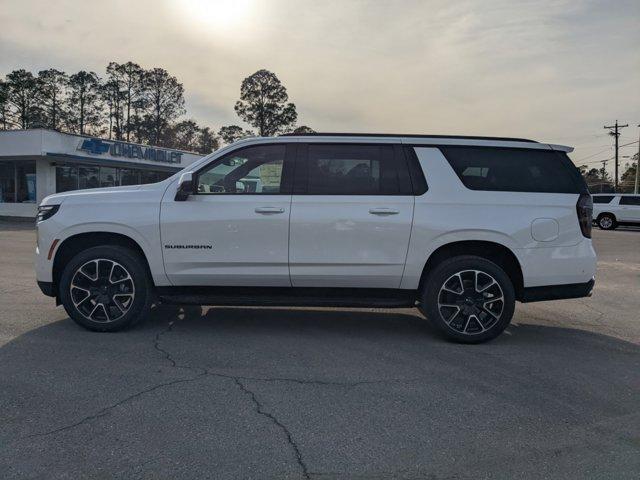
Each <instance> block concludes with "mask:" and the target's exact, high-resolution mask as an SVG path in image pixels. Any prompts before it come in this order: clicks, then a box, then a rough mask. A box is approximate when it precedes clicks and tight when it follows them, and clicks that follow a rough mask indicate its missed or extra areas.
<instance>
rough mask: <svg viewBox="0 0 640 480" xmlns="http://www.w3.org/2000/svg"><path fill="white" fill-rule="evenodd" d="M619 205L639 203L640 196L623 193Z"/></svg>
mask: <svg viewBox="0 0 640 480" xmlns="http://www.w3.org/2000/svg"><path fill="white" fill-rule="evenodd" d="M620 205H640V196H638V197H631V196H625V195H623V196H622V197H620Z"/></svg>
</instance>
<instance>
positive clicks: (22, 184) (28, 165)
mask: <svg viewBox="0 0 640 480" xmlns="http://www.w3.org/2000/svg"><path fill="white" fill-rule="evenodd" d="M16 181H17V182H18V185H17V186H18V191H17V199H16V200H17V201H18V202H24V203H35V201H36V164H35V162H19V163H17V164H16Z"/></svg>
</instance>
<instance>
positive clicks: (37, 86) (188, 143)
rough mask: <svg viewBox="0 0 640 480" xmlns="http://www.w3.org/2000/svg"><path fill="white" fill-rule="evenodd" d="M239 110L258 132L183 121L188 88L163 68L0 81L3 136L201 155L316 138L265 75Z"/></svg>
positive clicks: (117, 66) (246, 91) (247, 84)
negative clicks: (247, 140) (239, 144)
mask: <svg viewBox="0 0 640 480" xmlns="http://www.w3.org/2000/svg"><path fill="white" fill-rule="evenodd" d="M234 109H235V112H236V114H237V115H238V117H239V118H240V119H241V120H242V121H244V122H245V123H247V124H248V125H249V126H250V127H253V129H254V130H252V129H247V128H243V127H241V126H239V125H226V126H222V127H220V128H219V129H218V130H217V131H216V130H214V129H213V128H211V127H208V126H201V125H199V124H198V123H197V122H196V121H195V120H193V119H184V118H183V116H184V115H185V113H186V109H185V100H184V86H183V84H182V83H180V82H179V81H178V79H177V78H176V77H175V76H173V75H171V74H170V73H169V72H167V70H165V69H163V68H151V69H144V68H142V67H141V66H140V65H138V64H137V63H134V62H126V63H116V62H111V63H109V64H108V65H107V67H106V69H105V75H104V76H103V77H100V76H98V75H97V74H96V73H95V72H91V71H85V70H81V71H79V72H77V73H73V74H67V73H65V72H63V71H61V70H57V69H54V68H50V69H47V70H40V71H39V72H37V74H34V73H32V72H29V71H27V70H24V69H19V70H14V71H12V72H10V73H8V74H7V75H6V76H5V78H4V79H0V129H2V130H12V129H29V128H48V129H51V130H57V131H61V132H69V133H75V134H80V135H91V136H96V137H102V138H107V139H113V140H121V141H127V142H135V143H148V144H151V145H157V146H161V147H167V148H175V149H180V150H188V151H194V152H198V153H201V154H208V153H211V152H212V151H214V150H217V149H218V148H219V147H220V146H221V145H222V144H229V143H232V142H234V141H236V140H237V139H239V138H241V137H243V136H248V135H255V134H257V135H260V136H273V135H279V134H283V133H288V132H296V133H304V132H313V130H312V129H310V128H309V127H306V126H300V127H296V122H297V119H298V114H297V112H296V106H295V104H293V103H291V102H289V97H288V94H287V90H286V88H285V87H284V85H282V83H281V82H280V80H279V79H278V77H277V76H276V75H275V74H274V73H273V72H270V71H268V70H264V69H263V70H259V71H257V72H255V73H254V74H252V75H249V76H248V77H247V78H245V79H244V80H243V81H242V85H241V87H240V99H239V100H238V101H237V102H236V104H235V108H234Z"/></svg>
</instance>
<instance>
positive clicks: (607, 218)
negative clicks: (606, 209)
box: [597, 213, 618, 230]
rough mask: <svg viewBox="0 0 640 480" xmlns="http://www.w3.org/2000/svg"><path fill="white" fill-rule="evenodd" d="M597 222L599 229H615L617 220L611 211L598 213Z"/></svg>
mask: <svg viewBox="0 0 640 480" xmlns="http://www.w3.org/2000/svg"><path fill="white" fill-rule="evenodd" d="M597 224H598V227H599V228H600V229H601V230H615V229H616V228H618V221H617V220H616V217H615V215H613V214H611V213H602V214H600V215H599V216H598V220H597Z"/></svg>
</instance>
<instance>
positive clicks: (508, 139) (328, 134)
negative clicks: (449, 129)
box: [281, 132, 538, 143]
mask: <svg viewBox="0 0 640 480" xmlns="http://www.w3.org/2000/svg"><path fill="white" fill-rule="evenodd" d="M281 136H283V137H309V136H316V137H317V136H322V137H405V138H450V139H460V140H495V141H502V142H528V143H538V142H536V141H535V140H529V139H527V138H511V137H481V136H469V135H416V134H409V135H407V134H404V133H335V132H314V133H285V134H283V135H281Z"/></svg>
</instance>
